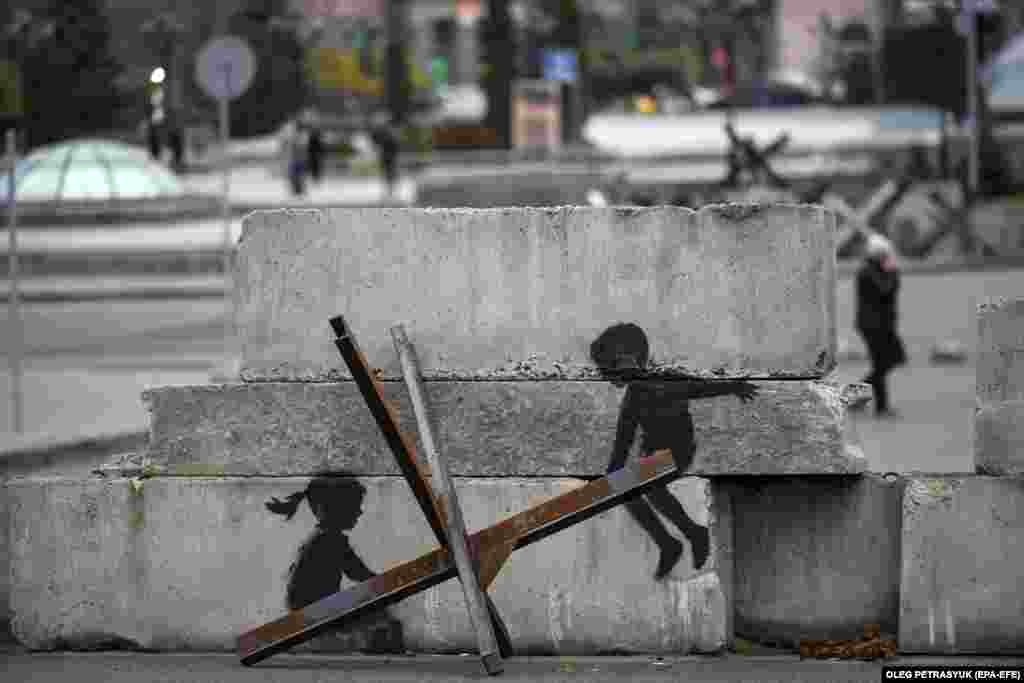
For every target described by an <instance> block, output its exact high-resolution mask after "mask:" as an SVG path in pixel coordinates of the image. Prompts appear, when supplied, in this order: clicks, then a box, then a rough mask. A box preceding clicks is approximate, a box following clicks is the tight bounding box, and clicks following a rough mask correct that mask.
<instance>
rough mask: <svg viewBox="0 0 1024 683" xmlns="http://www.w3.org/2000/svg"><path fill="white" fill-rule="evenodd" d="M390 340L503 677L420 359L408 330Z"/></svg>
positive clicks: (399, 329) (479, 620)
mask: <svg viewBox="0 0 1024 683" xmlns="http://www.w3.org/2000/svg"><path fill="white" fill-rule="evenodd" d="M391 339H392V340H393V341H394V343H395V350H396V351H398V357H399V360H400V361H401V363H402V374H403V375H404V376H405V384H406V387H407V388H408V390H409V398H410V399H411V400H412V409H413V412H415V413H416V422H417V424H418V425H419V428H420V440H422V441H423V450H424V451H426V453H427V461H428V462H429V463H430V471H431V473H432V474H433V475H434V478H433V482H432V483H433V489H434V495H435V496H437V498H438V500H439V501H440V503H441V506H442V507H443V509H444V513H445V517H446V520H445V521H446V522H447V531H448V545H449V547H450V549H451V554H452V556H453V557H454V560H455V567H456V569H457V570H458V573H459V579H460V581H461V582H462V593H463V595H464V596H465V598H466V607H467V608H468V609H469V619H470V622H471V623H472V625H473V630H474V631H476V637H477V646H478V647H479V648H480V660H481V662H482V663H483V665H484V669H485V670H486V671H487V673H488V674H490V675H492V676H493V675H495V674H498V673H501V672H502V671H503V670H504V668H505V665H504V664H503V663H502V661H501V653H500V652H499V651H498V639H497V637H496V636H495V635H494V629H492V628H491V621H490V615H489V614H488V612H487V602H486V599H485V598H484V594H483V591H482V590H481V587H480V580H479V577H478V576H477V570H476V567H475V566H474V563H473V559H472V558H471V557H470V554H469V543H468V541H467V540H466V523H465V521H464V520H463V518H462V508H461V506H460V505H459V497H458V494H457V493H456V491H455V484H454V483H453V482H452V479H451V477H450V476H449V474H448V465H447V463H446V462H445V461H444V460H443V459H442V458H441V452H440V450H439V448H438V446H437V443H436V441H435V440H434V424H433V421H432V420H431V417H432V416H431V415H430V412H429V409H428V408H427V397H426V390H425V389H424V388H423V381H422V378H421V372H420V365H419V358H418V356H417V355H416V351H415V349H414V348H413V345H412V343H411V342H410V341H409V338H408V337H407V336H406V334H405V328H404V327H403V326H401V325H397V326H395V327H392V328H391Z"/></svg>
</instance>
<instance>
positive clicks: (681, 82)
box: [10, 0, 1024, 115]
mask: <svg viewBox="0 0 1024 683" xmlns="http://www.w3.org/2000/svg"><path fill="white" fill-rule="evenodd" d="M98 1H100V2H101V3H102V4H103V5H104V6H105V8H106V11H107V14H108V16H109V20H110V24H111V33H112V35H113V40H112V41H111V50H112V52H113V56H114V58H115V59H117V61H118V62H120V64H121V65H122V66H123V67H124V68H123V70H122V73H121V76H120V77H119V83H120V85H121V86H122V87H123V89H124V90H125V91H127V92H129V93H132V92H137V93H138V96H137V97H136V100H137V104H138V107H139V110H140V111H141V110H142V109H144V108H145V106H147V103H146V98H147V97H148V89H150V85H149V84H148V79H149V75H150V74H151V72H152V71H153V69H155V68H157V67H162V68H163V69H165V71H166V74H167V76H166V80H165V83H164V85H163V89H164V90H165V93H164V99H165V103H166V106H167V108H168V109H170V110H172V111H181V112H184V113H185V114H184V115H188V112H190V111H193V110H196V111H200V112H205V113H206V114H205V115H209V114H210V113H211V112H212V111H213V107H212V103H211V102H208V101H206V100H205V98H203V97H202V95H201V94H199V93H198V92H197V90H196V88H195V86H194V84H193V82H192V81H193V76H192V72H193V68H194V57H195V54H196V53H197V52H198V50H199V48H200V47H201V45H202V43H203V42H205V41H206V40H207V39H208V38H209V37H211V36H212V35H215V34H217V33H219V32H223V31H228V30H236V31H237V30H239V27H240V26H243V27H244V26H248V25H249V24H247V23H246V22H250V23H252V22H256V23H260V24H261V25H263V26H266V25H270V24H273V26H274V27H276V28H275V29H274V30H283V31H290V32H292V33H294V34H295V35H296V36H297V40H298V41H299V43H300V46H301V50H302V53H304V54H305V62H306V64H305V67H306V71H305V73H306V74H307V75H308V77H309V78H308V80H309V82H310V87H311V89H312V93H313V96H312V98H311V99H302V100H301V102H302V104H303V105H304V106H307V105H308V104H310V103H313V104H316V105H319V106H320V107H321V108H322V109H325V110H328V111H336V112H343V111H346V110H353V109H356V110H358V109H360V108H366V107H372V106H379V104H380V102H382V101H383V100H384V98H385V94H386V93H385V86H384V82H385V80H386V79H385V75H386V74H387V73H388V71H387V68H386V66H387V65H386V62H387V59H388V56H387V55H388V52H387V50H386V46H387V41H388V27H389V25H394V23H395V22H394V21H393V20H392V21H391V22H389V21H388V12H389V8H398V10H399V11H398V14H399V15H400V16H401V21H400V22H399V24H400V25H401V30H400V35H399V36H398V42H399V43H400V45H401V47H402V48H403V50H404V57H405V60H406V66H407V73H408V80H409V88H410V90H411V91H412V92H413V93H414V94H422V95H430V96H433V97H435V98H437V97H444V96H446V95H448V94H450V93H451V92H452V91H457V92H461V91H466V92H470V91H472V90H473V89H474V88H476V89H477V90H479V84H480V83H481V81H482V80H485V79H486V78H488V75H489V74H491V75H493V69H492V65H491V63H490V62H491V61H492V58H493V55H490V54H489V52H490V50H489V44H488V38H487V34H486V31H485V27H486V23H487V21H488V8H489V7H490V6H495V5H496V4H498V3H497V2H496V0H218V1H217V2H205V1H202V0H152V1H151V2H146V3H139V2H136V1H135V0H98ZM914 2H917V4H920V3H921V2H926V0H507V3H506V5H505V6H507V8H508V14H509V16H510V18H511V27H512V28H511V32H512V36H511V39H512V44H514V45H515V63H514V69H513V70H512V76H511V77H513V78H527V79H542V78H544V77H545V76H547V75H549V74H548V73H546V71H545V64H546V63H547V62H546V59H547V57H548V56H549V55H546V53H545V50H548V51H551V50H552V49H556V50H560V51H563V52H564V51H565V50H566V49H568V50H569V52H571V53H573V58H574V59H575V66H574V68H573V69H569V71H568V72H566V73H570V74H571V75H570V76H569V77H570V78H573V77H574V78H575V83H573V84H572V85H571V87H572V88H573V90H572V92H573V93H574V94H573V96H574V97H576V96H578V97H579V98H580V102H581V103H582V107H583V109H584V110H592V109H594V108H595V107H598V106H600V105H601V104H602V103H601V102H600V101H599V100H600V98H601V96H602V95H607V94H608V93H609V92H610V91H612V90H614V89H615V87H618V86H617V85H616V83H618V84H619V85H621V82H622V81H623V79H625V80H627V81H628V80H629V79H630V78H632V81H633V82H632V85H636V86H637V87H640V88H648V87H652V85H651V84H652V83H653V82H655V81H660V85H661V86H663V87H664V86H668V87H670V88H676V89H678V90H686V89H692V88H696V87H698V86H704V87H707V88H711V89H720V88H723V87H729V86H730V85H734V84H735V82H737V81H738V82H745V81H751V80H753V79H758V78H762V77H764V76H765V75H766V74H768V73H777V72H780V71H783V72H791V73H795V74H799V75H803V76H804V77H807V78H808V79H809V80H817V81H819V82H822V83H823V85H825V86H826V87H827V85H828V83H829V81H830V79H831V80H834V79H836V78H837V75H838V74H839V72H840V71H841V66H842V63H846V64H847V66H848V65H849V64H850V63H851V60H852V62H856V60H861V62H856V63H858V64H860V63H865V64H867V66H866V67H864V68H860V71H864V70H865V68H866V69H867V71H869V72H870V74H869V76H868V80H869V81H870V83H871V86H870V88H869V89H871V90H872V92H873V93H874V96H875V97H881V96H882V95H883V94H884V93H883V92H882V90H881V89H880V88H878V87H877V86H878V83H879V82H880V81H881V74H880V71H881V70H882V69H883V66H884V65H882V64H881V62H880V59H879V57H878V55H879V52H880V49H879V45H880V43H881V40H882V38H883V36H884V35H885V31H886V30H887V28H888V27H892V26H896V25H899V24H900V22H901V21H902V19H903V16H904V14H905V11H906V9H907V7H908V6H909V5H910V4H913V3H914ZM927 2H935V3H941V2H942V0H927ZM927 2H926V4H927ZM396 3H397V4H396ZM47 4H52V0H10V7H11V8H22V7H23V8H27V9H29V10H38V9H39V8H41V7H43V6H46V5H47ZM68 4H74V0H68ZM1002 7H1003V15H1004V20H1005V22H1006V25H1007V29H1008V31H1009V32H1010V33H1013V32H1017V31H1021V30H1024V2H1009V1H1007V2H1003V3H1002ZM392 19H393V17H392ZM268 22H269V23H268ZM275 22H276V23H275ZM264 48H265V49H266V46H264ZM563 56H564V55H563ZM300 59H301V57H300ZM865 60H866V61H865ZM563 66H564V64H563ZM273 68H274V69H278V68H280V65H274V67H273ZM854 70H856V69H854ZM563 72H565V70H564V69H563ZM629 85H630V84H629V83H627V87H628V86H629ZM133 97H134V95H133ZM132 115H135V114H132Z"/></svg>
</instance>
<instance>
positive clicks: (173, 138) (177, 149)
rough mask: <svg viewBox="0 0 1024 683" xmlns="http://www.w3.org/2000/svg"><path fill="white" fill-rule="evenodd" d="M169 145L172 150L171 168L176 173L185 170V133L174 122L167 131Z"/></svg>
mask: <svg viewBox="0 0 1024 683" xmlns="http://www.w3.org/2000/svg"><path fill="white" fill-rule="evenodd" d="M167 146H168V148H169V149H170V150H171V168H172V169H173V170H174V172H175V173H178V174H181V173H183V172H184V171H185V134H184V131H182V129H181V126H179V125H178V124H177V123H175V124H172V125H171V127H170V131H169V132H168V133H167Z"/></svg>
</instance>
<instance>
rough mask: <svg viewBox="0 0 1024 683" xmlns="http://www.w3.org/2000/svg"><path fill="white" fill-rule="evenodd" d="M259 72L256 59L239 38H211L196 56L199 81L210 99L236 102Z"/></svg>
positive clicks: (197, 78) (197, 79) (246, 44)
mask: <svg viewBox="0 0 1024 683" xmlns="http://www.w3.org/2000/svg"><path fill="white" fill-rule="evenodd" d="M255 73H256V56H255V55H253V53H252V50H251V49H250V48H249V45H248V43H246V42H245V41H244V40H242V39H241V38H239V37H238V36H220V37H217V38H212V39H210V40H209V41H208V42H207V43H206V45H204V46H203V48H202V49H201V50H200V51H199V55H198V56H197V57H196V81H197V82H198V83H199V86H200V87H201V88H202V89H203V92H205V93H206V94H207V95H209V96H210V97H213V98H216V99H222V98H227V99H229V100H233V99H235V98H236V97H238V96H240V95H241V94H242V93H244V92H245V91H246V89H247V88H248V87H249V85H250V84H251V83H252V77H253V75H254V74H255Z"/></svg>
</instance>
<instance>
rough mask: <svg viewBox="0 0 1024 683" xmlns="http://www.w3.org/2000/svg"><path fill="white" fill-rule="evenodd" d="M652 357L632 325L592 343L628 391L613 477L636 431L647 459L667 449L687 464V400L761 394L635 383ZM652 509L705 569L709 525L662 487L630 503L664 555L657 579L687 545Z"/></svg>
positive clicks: (597, 359)
mask: <svg viewBox="0 0 1024 683" xmlns="http://www.w3.org/2000/svg"><path fill="white" fill-rule="evenodd" d="M649 354H650V350H649V346H648V343H647V335H646V334H645V333H644V331H643V330H642V329H641V328H640V327H639V326H638V325H635V324H633V323H618V324H616V325H612V326H611V327H609V328H608V329H606V330H605V331H604V332H602V333H601V335H600V336H599V337H598V338H597V339H596V340H594V342H593V343H592V344H591V345H590V357H591V359H592V360H593V361H594V363H595V364H596V365H597V367H598V369H599V370H600V372H601V374H602V376H603V377H604V378H605V379H607V380H609V381H611V383H612V384H613V385H615V386H617V387H623V386H624V387H626V394H625V396H624V397H623V399H622V404H621V407H620V408H619V419H618V424H617V426H616V429H615V445H614V446H613V447H612V457H611V461H610V462H609V463H608V470H607V471H608V472H609V473H611V472H614V471H616V470H619V469H622V467H623V466H624V465H625V464H626V458H628V457H629V452H630V449H631V447H632V446H633V443H634V441H635V440H636V433H637V430H638V429H641V430H642V431H643V436H642V437H641V441H640V449H641V453H642V454H643V455H644V456H645V457H646V456H648V455H652V454H653V453H654V452H655V451H658V450H661V449H665V448H668V449H671V451H672V454H673V456H674V457H675V459H676V462H680V463H683V462H685V463H686V464H687V465H688V464H689V463H691V462H692V461H693V456H694V454H695V453H696V451H697V444H696V441H695V439H694V428H693V419H692V417H691V416H690V410H689V401H690V400H691V399H695V398H712V397H715V396H726V395H734V396H738V397H739V399H740V400H741V401H743V402H744V403H746V402H748V401H750V400H752V399H753V398H754V396H756V395H757V387H755V386H754V385H753V384H751V383H750V382H744V381H719V380H637V379H636V377H637V375H638V374H639V373H640V372H641V371H642V370H643V369H644V368H645V367H646V366H647V362H648V359H649ZM645 499H646V500H645ZM652 505H653V506H654V508H655V509H657V510H658V512H660V513H661V514H662V515H664V516H665V517H667V518H668V519H669V521H671V522H672V523H673V524H674V525H675V526H676V528H678V529H679V531H681V532H682V534H683V535H684V536H685V537H686V540H688V541H689V542H690V549H691V550H692V552H693V564H694V569H700V568H701V567H703V566H704V563H705V562H706V561H707V557H708V551H709V546H710V541H709V535H708V530H707V527H704V526H701V525H699V524H697V523H696V522H694V521H693V520H692V519H690V516H689V515H688V514H686V510H685V509H684V508H683V506H682V505H681V504H680V503H679V501H678V500H676V497H675V496H673V495H672V494H671V493H670V492H669V490H668V488H667V487H665V486H661V487H658V488H655V489H653V490H651V491H649V492H648V493H647V494H645V496H643V497H639V498H634V499H633V500H631V501H629V502H628V503H626V509H627V510H628V511H629V513H630V515H632V517H633V519H635V520H636V521H637V523H638V524H639V525H640V526H641V527H643V529H644V531H646V532H647V533H648V534H649V535H650V536H651V538H653V539H654V542H655V543H657V545H658V548H659V549H660V551H661V557H660V559H659V560H658V568H657V570H656V571H655V573H654V578H655V579H662V578H664V577H665V576H667V575H668V573H669V572H671V571H672V569H673V568H674V567H675V565H676V563H677V562H678V561H679V558H680V557H681V556H682V554H683V544H682V542H681V541H679V540H678V539H676V538H675V537H674V536H673V535H672V534H670V533H669V532H668V530H667V529H666V528H665V525H664V524H663V523H662V522H661V520H660V519H659V518H658V516H657V515H656V514H655V513H654V509H652V507H651V506H652Z"/></svg>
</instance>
